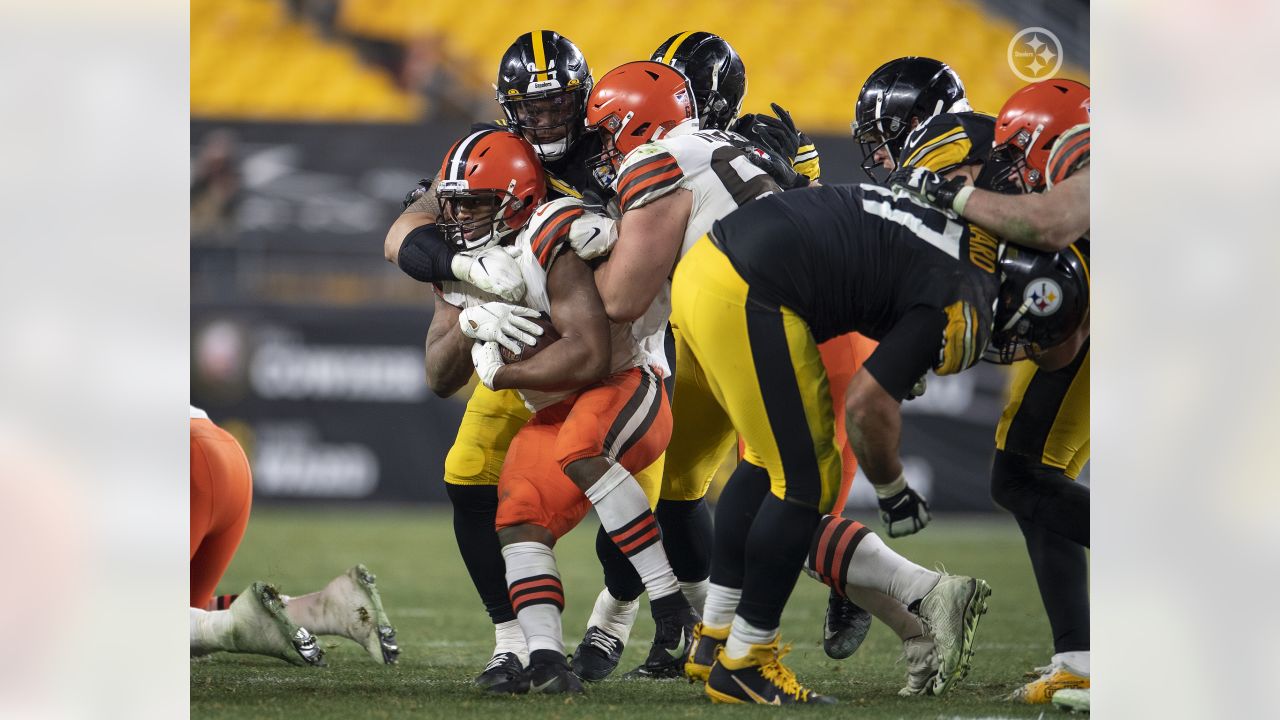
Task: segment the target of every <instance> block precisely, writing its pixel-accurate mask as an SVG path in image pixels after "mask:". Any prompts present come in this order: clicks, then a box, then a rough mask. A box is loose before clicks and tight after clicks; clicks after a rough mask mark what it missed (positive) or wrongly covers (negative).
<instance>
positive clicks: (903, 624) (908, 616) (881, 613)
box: [845, 585, 924, 640]
mask: <svg viewBox="0 0 1280 720" xmlns="http://www.w3.org/2000/svg"><path fill="white" fill-rule="evenodd" d="M845 590H847V591H848V593H849V600H850V601H852V602H853V603H854V604H856V605H857V606H858V607H861V608H862V609H863V610H866V611H867V612H869V613H871V615H872V616H873V617H875V619H877V620H879V621H880V622H882V623H884V624H885V625H888V626H889V629H890V630H892V631H893V632H894V634H895V635H897V636H898V639H899V640H910V639H911V638H913V637H918V636H920V635H923V634H924V624H923V623H921V622H920V616H919V615H916V614H915V613H913V612H911V611H910V610H907V606H906V605H903V604H902V603H901V602H899V601H898V600H896V599H894V598H891V597H889V596H888V595H885V594H884V593H882V592H879V591H876V590H870V589H868V588H860V587H854V586H852V585H850V586H849V587H847V588H845Z"/></svg>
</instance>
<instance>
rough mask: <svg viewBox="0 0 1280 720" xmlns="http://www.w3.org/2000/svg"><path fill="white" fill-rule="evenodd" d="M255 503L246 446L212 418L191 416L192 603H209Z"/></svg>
mask: <svg viewBox="0 0 1280 720" xmlns="http://www.w3.org/2000/svg"><path fill="white" fill-rule="evenodd" d="M252 505H253V477H252V474H251V473H250V471H249V460H248V458H246V457H245V455H244V450H242V449H241V448H240V444H239V443H238V442H236V440H235V438H234V437H232V436H231V434H230V433H228V432H227V431H225V430H223V429H222V428H219V427H218V426H216V425H214V424H213V423H212V422H210V421H208V420H205V419H202V418H195V419H192V420H191V567H190V573H191V577H190V580H191V607H193V608H203V607H205V606H207V605H208V604H209V601H210V599H211V598H212V597H213V592H214V590H215V588H216V587H217V585H218V581H219V580H221V579H222V575H223V573H225V572H226V570H227V566H228V565H230V564H231V558H232V557H233V556H234V555H235V553H236V549H237V548H238V547H240V540H241V538H243V537H244V530H245V527H246V526H247V525H248V523H249V512H250V509H251V508H252Z"/></svg>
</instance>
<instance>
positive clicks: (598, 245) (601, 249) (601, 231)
mask: <svg viewBox="0 0 1280 720" xmlns="http://www.w3.org/2000/svg"><path fill="white" fill-rule="evenodd" d="M616 242H618V225H617V223H616V222H614V221H613V220H611V219H609V218H607V217H605V216H603V215H596V214H595V213H590V212H587V213H583V214H582V217H580V218H578V219H577V220H574V221H573V224H572V225H570V226H569V245H570V246H572V247H573V251H574V252H575V253H577V254H578V257H580V258H582V259H583V260H594V259H595V258H598V257H600V256H602V255H608V254H609V251H610V250H612V249H613V244H614V243H616Z"/></svg>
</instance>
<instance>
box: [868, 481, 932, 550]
mask: <svg viewBox="0 0 1280 720" xmlns="http://www.w3.org/2000/svg"><path fill="white" fill-rule="evenodd" d="M932 519H933V515H930V514H929V503H927V502H925V499H924V498H923V497H921V496H920V494H919V493H917V492H916V491H915V490H912V489H911V488H910V487H908V488H907V489H905V490H903V491H902V492H900V493H898V494H897V495H893V496H891V497H887V498H880V520H881V521H882V522H883V523H884V524H885V525H887V526H888V527H889V537H891V538H897V537H905V536H907V535H914V534H916V533H918V532H920V531H921V530H923V529H924V526H925V525H928V524H929V521H930V520H932Z"/></svg>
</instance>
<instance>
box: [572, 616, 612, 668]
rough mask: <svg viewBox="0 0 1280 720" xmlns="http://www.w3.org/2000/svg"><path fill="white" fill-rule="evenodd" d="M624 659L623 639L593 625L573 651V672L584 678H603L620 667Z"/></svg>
mask: <svg viewBox="0 0 1280 720" xmlns="http://www.w3.org/2000/svg"><path fill="white" fill-rule="evenodd" d="M620 660H622V641H621V640H619V639H618V638H616V637H614V636H612V635H610V634H609V633H607V632H605V631H604V630H601V629H600V628H598V627H596V626H595V625H592V626H591V627H589V628H587V634H586V635H584V636H583V637H582V642H581V643H579V644H578V649H577V650H574V651H573V672H574V673H575V674H576V675H577V676H578V677H580V678H582V679H583V680H586V681H588V682H596V681H598V680H603V679H605V678H607V677H609V675H610V674H611V673H612V672H613V671H614V670H617V669H618V662H619V661H620Z"/></svg>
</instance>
